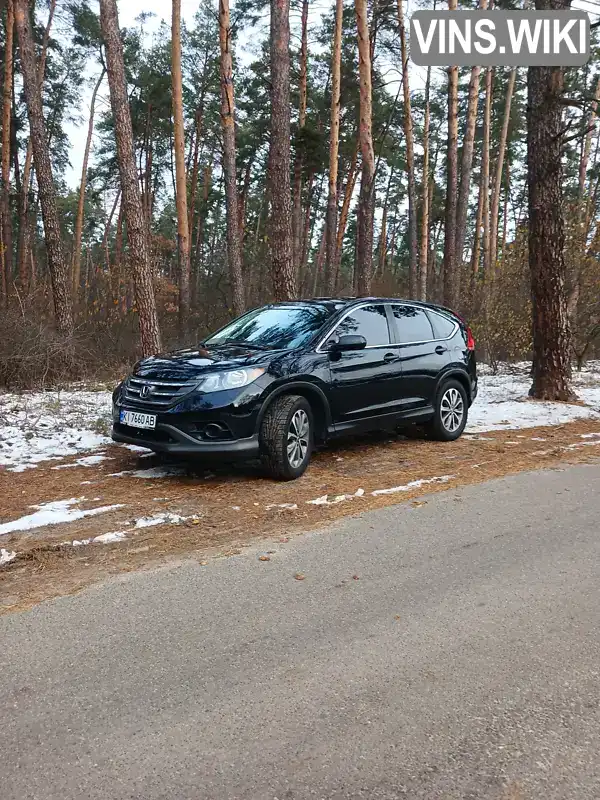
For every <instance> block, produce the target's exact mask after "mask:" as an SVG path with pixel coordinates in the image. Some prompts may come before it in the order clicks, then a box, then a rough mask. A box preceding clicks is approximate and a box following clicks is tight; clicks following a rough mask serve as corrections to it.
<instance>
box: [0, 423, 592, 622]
mask: <svg viewBox="0 0 600 800" xmlns="http://www.w3.org/2000/svg"><path fill="white" fill-rule="evenodd" d="M102 455H103V456H104V459H105V460H96V458H93V459H91V460H90V461H91V463H89V462H88V461H87V460H86V459H84V464H80V463H79V461H80V459H79V460H78V459H77V458H72V459H68V460H65V461H64V462H61V464H60V465H58V464H55V463H53V462H46V463H45V464H43V465H40V466H39V467H38V468H37V469H34V470H28V471H26V472H23V473H9V472H6V471H5V472H2V473H0V523H5V522H8V521H11V520H16V519H18V518H20V517H24V516H27V515H29V514H31V513H32V511H33V510H34V509H32V506H39V505H42V504H44V503H50V502H56V501H60V500H66V499H74V500H77V506H76V507H77V509H80V510H86V509H87V510H89V509H97V508H98V507H103V508H104V507H107V506H118V507H117V508H114V509H112V510H109V511H105V512H102V513H99V514H97V515H95V516H87V517H84V518H82V519H78V520H76V521H73V522H68V523H62V524H58V525H52V526H47V527H41V528H33V529H31V530H28V531H14V532H11V533H8V534H5V535H3V536H0V547H2V548H4V549H5V550H6V551H8V552H14V553H16V556H15V558H14V560H13V561H11V562H10V563H9V564H7V565H5V566H4V567H1V568H0V613H8V612H13V611H18V610H22V609H25V608H28V607H30V606H32V605H34V604H36V603H38V602H41V601H43V600H46V599H49V598H52V597H56V596H60V595H65V594H71V593H74V592H77V591H79V590H81V589H83V588H85V587H86V586H89V585H91V584H93V583H95V582H98V581H101V580H104V579H106V578H107V577H109V576H111V575H116V574H119V573H123V572H130V571H133V570H137V569H148V568H155V567H157V566H160V565H164V564H168V563H172V562H174V561H177V560H180V559H181V558H194V559H197V560H199V561H200V562H201V563H203V564H205V565H206V567H207V568H210V562H211V560H212V559H214V558H224V557H228V556H232V555H235V554H239V553H240V552H242V551H243V548H244V547H248V546H251V545H252V544H253V543H255V542H256V541H258V540H259V539H264V538H265V537H267V538H270V537H272V539H273V550H277V549H278V548H282V547H285V540H286V539H288V538H289V537H291V536H294V535H298V534H300V533H302V532H304V531H306V530H310V529H314V528H317V527H319V526H321V525H325V524H327V523H330V522H332V521H334V520H336V519H339V518H340V517H342V516H347V515H353V514H358V513H360V512H362V511H366V510H368V509H371V508H378V507H381V506H384V505H392V504H395V503H400V502H405V501H407V500H411V501H415V502H414V505H415V509H418V507H419V505H420V504H422V503H423V502H426V499H425V496H426V495H427V494H429V493H431V492H434V491H440V490H451V489H452V488H454V487H456V486H460V485H466V484H473V483H479V482H481V481H486V480H488V479H490V478H495V477H500V476H503V475H508V474H511V473H516V472H520V471H526V470H532V469H540V468H542V469H543V468H555V467H557V466H559V465H560V464H561V463H564V462H570V463H575V462H578V463H580V462H584V461H589V460H591V459H594V458H596V457H598V456H600V423H599V422H598V421H597V420H582V421H578V422H572V423H568V424H565V425H561V426H555V427H544V428H530V429H526V430H506V431H494V432H490V433H486V434H481V435H476V436H465V437H464V438H463V439H461V440H460V441H458V442H454V443H449V444H441V443H438V442H428V441H423V440H420V439H407V438H403V437H390V436H389V435H387V436H379V437H374V438H369V439H362V440H354V441H352V442H344V443H342V444H340V445H337V446H336V447H332V448H329V449H327V450H324V451H322V452H320V453H318V454H317V455H316V456H315V459H314V463H313V464H312V465H311V468H310V470H309V471H308V473H307V474H306V475H305V476H304V477H303V478H302V479H301V480H299V481H296V482H294V483H283V484H282V483H274V482H273V481H271V480H267V479H265V478H264V477H263V476H262V475H261V474H260V471H259V469H258V467H256V468H253V467H244V468H240V467H237V468H233V467H221V468H219V469H218V470H214V469H210V470H209V469H202V468H199V467H196V468H194V467H193V466H191V465H185V464H173V465H167V466H166V467H165V466H164V465H162V464H161V463H160V462H159V461H158V460H157V459H156V458H155V457H140V455H139V454H137V453H133V452H131V451H129V450H126V449H123V448H120V447H116V446H114V447H107V448H106V449H105V450H104V451H103V452H102ZM67 465H68V466H67ZM57 467H58V468H57ZM315 501H316V502H315ZM160 518H165V522H164V523H163V524H158V523H157V520H159V519H160ZM176 518H181V521H178V522H176V523H173V522H172V521H171V522H169V520H174V519H176ZM147 520H150V521H151V522H152V524H149V525H148V526H146V527H143V525H144V524H145V522H144V521H147ZM140 521H142V522H140ZM113 532H119V533H120V534H121V535H122V536H123V537H124V538H123V540H122V541H118V542H116V543H114V544H104V543H102V544H100V543H90V544H87V545H85V544H83V545H80V546H75V547H74V546H72V544H70V543H71V542H74V541H78V542H84V541H86V540H89V539H93V538H94V537H97V536H104V535H105V534H107V533H113ZM67 543H69V544H67ZM265 557H268V554H266V556H265Z"/></svg>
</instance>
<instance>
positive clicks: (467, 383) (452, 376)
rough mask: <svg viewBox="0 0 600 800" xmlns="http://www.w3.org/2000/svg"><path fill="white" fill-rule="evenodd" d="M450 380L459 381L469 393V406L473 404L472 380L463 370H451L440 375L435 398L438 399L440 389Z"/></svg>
mask: <svg viewBox="0 0 600 800" xmlns="http://www.w3.org/2000/svg"><path fill="white" fill-rule="evenodd" d="M450 380H455V381H458V382H459V383H460V384H461V386H462V387H463V389H464V390H465V392H466V393H467V400H468V401H469V404H471V403H472V402H473V397H472V391H471V380H470V378H469V375H468V373H467V372H466V371H465V370H463V369H449V370H448V371H447V372H444V373H443V374H442V375H440V378H439V380H438V382H437V386H436V387H435V396H436V397H437V395H438V392H439V390H440V388H441V387H442V386H443V385H444V384H445V383H446V382H447V381H450Z"/></svg>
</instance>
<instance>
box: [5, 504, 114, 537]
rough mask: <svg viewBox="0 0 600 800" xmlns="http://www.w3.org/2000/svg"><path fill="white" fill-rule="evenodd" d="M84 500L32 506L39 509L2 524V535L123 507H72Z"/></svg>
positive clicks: (59, 523)
mask: <svg viewBox="0 0 600 800" xmlns="http://www.w3.org/2000/svg"><path fill="white" fill-rule="evenodd" d="M84 500H85V497H79V498H76V497H73V498H71V499H70V500H55V501H53V502H51V503H42V504H41V505H39V506H31V508H36V509H37V511H36V512H35V513H33V514H28V515H27V516H26V517H21V518H20V519H15V520H12V521H11V522H5V523H4V524H3V525H0V536H2V535H4V534H7V533H13V532H14V531H29V530H33V529H34V528H44V527H46V526H47V525H61V524H63V523H66V522H74V521H75V520H78V519H83V518H84V517H94V516H96V515H97V514H105V513H106V512H107V511H114V510H115V509H117V508H123V505H122V504H121V503H119V504H116V505H112V506H101V507H100V508H89V509H85V510H84V509H72V508H71V507H72V506H74V505H78V504H79V503H82V502H83V501H84Z"/></svg>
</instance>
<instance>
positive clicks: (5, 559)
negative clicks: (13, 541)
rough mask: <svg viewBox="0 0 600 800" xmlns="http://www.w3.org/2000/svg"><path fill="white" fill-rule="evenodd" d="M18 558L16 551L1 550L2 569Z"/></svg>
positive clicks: (0, 561)
mask: <svg viewBox="0 0 600 800" xmlns="http://www.w3.org/2000/svg"><path fill="white" fill-rule="evenodd" d="M16 557H17V554H16V553H15V552H14V551H10V550H5V549H4V548H3V547H2V548H0V567H3V566H4V565H5V564H10V562H11V561H14V560H15V558H16Z"/></svg>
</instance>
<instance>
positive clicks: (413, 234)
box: [398, 0, 419, 299]
mask: <svg viewBox="0 0 600 800" xmlns="http://www.w3.org/2000/svg"><path fill="white" fill-rule="evenodd" d="M398 24H399V26H400V55H401V58H402V89H403V92H404V137H405V139H406V172H407V181H408V285H409V289H408V292H409V297H411V298H415V299H416V298H417V295H418V294H419V288H418V282H417V263H418V255H417V248H418V244H417V186H416V181H415V154H414V139H413V124H412V111H411V107H410V86H409V82H408V48H407V46H406V28H405V25H404V8H403V5H402V0H398Z"/></svg>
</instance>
